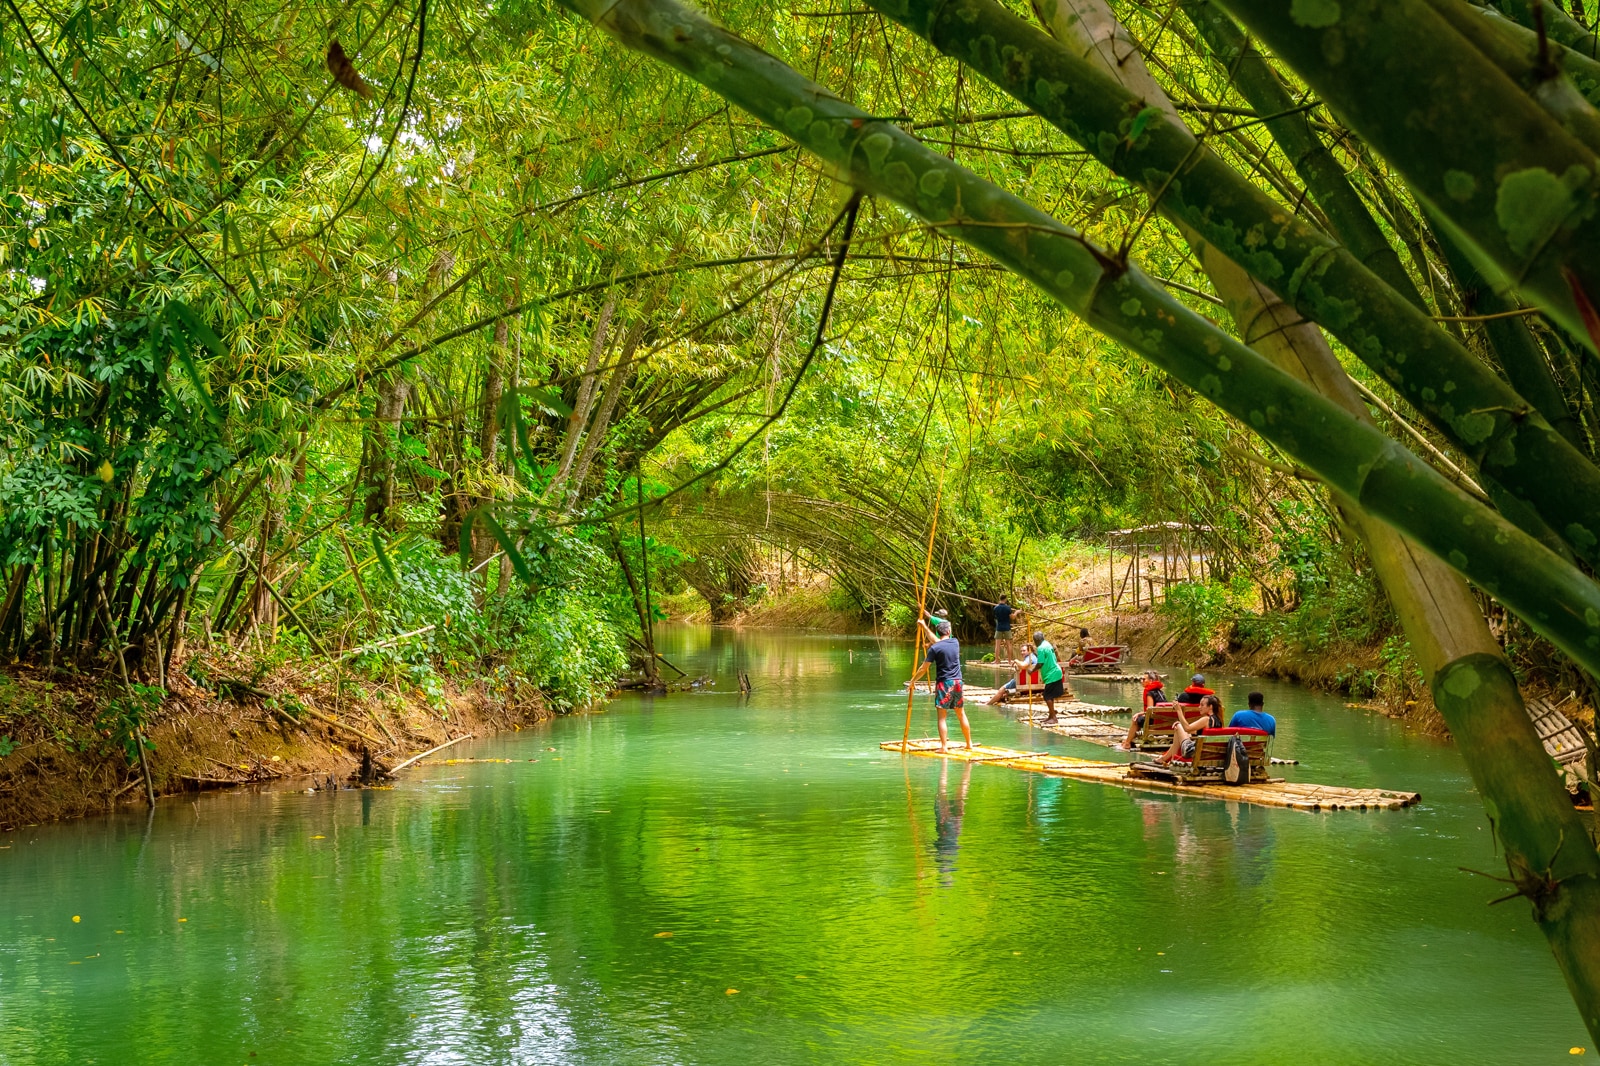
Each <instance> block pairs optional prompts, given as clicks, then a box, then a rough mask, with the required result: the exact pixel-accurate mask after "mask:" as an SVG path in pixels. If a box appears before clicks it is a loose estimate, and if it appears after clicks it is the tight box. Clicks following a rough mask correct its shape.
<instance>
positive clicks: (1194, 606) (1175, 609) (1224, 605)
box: [1158, 581, 1242, 644]
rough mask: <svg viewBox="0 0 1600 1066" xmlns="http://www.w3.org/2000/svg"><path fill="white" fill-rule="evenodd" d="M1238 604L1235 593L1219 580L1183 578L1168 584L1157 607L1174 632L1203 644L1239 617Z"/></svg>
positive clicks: (1236, 593)
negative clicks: (1175, 582)
mask: <svg viewBox="0 0 1600 1066" xmlns="http://www.w3.org/2000/svg"><path fill="white" fill-rule="evenodd" d="M1241 606H1242V605H1241V604H1240V602H1239V595H1238V592H1237V591H1236V590H1235V589H1233V588H1232V587H1230V586H1228V585H1225V584H1223V583H1222V582H1220V581H1182V582H1179V583H1178V584H1175V585H1168V586H1167V596H1166V599H1165V600H1163V601H1162V603H1161V606H1160V607H1159V608H1158V610H1159V611H1160V612H1161V614H1162V615H1163V616H1164V617H1165V618H1166V619H1167V621H1168V624H1169V625H1170V626H1171V628H1172V629H1173V631H1174V632H1178V633H1181V634H1183V637H1184V639H1186V640H1190V641H1194V642H1195V643H1200V644H1204V643H1206V642H1208V641H1210V640H1211V639H1212V638H1213V637H1214V636H1215V635H1216V633H1217V630H1219V629H1220V628H1222V626H1223V625H1224V624H1226V623H1228V622H1231V621H1232V620H1233V619H1234V618H1235V617H1237V616H1238V614H1239V613H1240V610H1241Z"/></svg>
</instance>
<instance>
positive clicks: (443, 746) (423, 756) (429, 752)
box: [389, 733, 476, 777]
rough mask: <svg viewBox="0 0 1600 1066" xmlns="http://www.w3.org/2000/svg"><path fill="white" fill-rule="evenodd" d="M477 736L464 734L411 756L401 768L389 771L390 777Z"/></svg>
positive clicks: (397, 767)
mask: <svg viewBox="0 0 1600 1066" xmlns="http://www.w3.org/2000/svg"><path fill="white" fill-rule="evenodd" d="M475 735H476V734H473V733H463V734H462V735H461V736H459V737H456V738H455V739H454V740H447V741H445V742H444V743H443V744H440V745H439V746H438V747H437V748H429V749H428V750H427V751H425V752H423V753H422V754H420V755H413V756H411V758H409V759H407V760H406V761H405V762H403V763H401V764H400V765H399V766H396V767H395V768H394V769H393V770H390V771H389V776H390V777H393V776H394V775H395V774H397V773H399V772H400V771H401V770H404V769H405V768H406V767H408V766H410V765H411V764H412V763H414V762H416V761H417V760H418V759H426V758H427V757H428V756H430V755H432V754H433V753H434V752H436V751H443V750H444V749H446V748H448V747H449V746H450V745H452V744H459V743H461V742H462V741H463V740H471V739H472V738H473V737H474V736H475Z"/></svg>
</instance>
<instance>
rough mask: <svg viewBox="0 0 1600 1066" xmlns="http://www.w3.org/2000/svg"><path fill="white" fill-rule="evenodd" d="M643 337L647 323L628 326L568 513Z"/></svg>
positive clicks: (579, 496) (582, 458)
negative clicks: (640, 339)
mask: <svg viewBox="0 0 1600 1066" xmlns="http://www.w3.org/2000/svg"><path fill="white" fill-rule="evenodd" d="M642 336H644V323H642V322H636V323H634V324H633V325H632V326H630V327H628V332H627V334H626V335H625V336H624V338H623V341H622V355H621V357H620V358H619V359H618V360H617V365H616V367H615V368H614V369H613V370H612V371H611V377H610V378H609V379H608V380H607V381H606V389H605V395H604V396H603V397H602V398H601V400H600V409H599V410H598V411H596V412H595V416H594V424H593V425H591V426H590V427H589V432H588V433H587V434H586V435H585V437H584V439H583V452H582V453H581V454H580V455H579V456H578V462H577V464H576V465H575V466H574V467H573V468H572V485H571V488H570V490H569V492H568V501H567V509H568V510H571V509H572V508H573V506H575V505H576V504H577V503H579V502H581V501H582V499H583V484H584V480H585V479H586V478H588V476H589V465H590V464H591V463H593V462H594V457H595V453H596V452H598V451H599V450H600V448H601V446H602V445H604V444H605V440H606V431H607V430H608V429H609V428H610V426H611V416H612V413H613V412H615V411H616V409H617V399H618V398H619V397H620V396H621V395H622V387H623V386H624V385H626V384H627V383H628V378H630V377H632V376H633V353H634V351H635V350H636V349H637V348H638V347H639V338H641V337H642Z"/></svg>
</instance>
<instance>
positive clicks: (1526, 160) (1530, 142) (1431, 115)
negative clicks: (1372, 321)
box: [1218, 0, 1600, 533]
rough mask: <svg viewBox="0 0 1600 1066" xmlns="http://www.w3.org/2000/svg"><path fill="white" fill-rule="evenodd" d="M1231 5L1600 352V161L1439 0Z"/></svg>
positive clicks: (1521, 284)
mask: <svg viewBox="0 0 1600 1066" xmlns="http://www.w3.org/2000/svg"><path fill="white" fill-rule="evenodd" d="M1218 3H1219V4H1220V6H1222V7H1223V8H1226V9H1227V10H1228V11H1230V12H1231V13H1232V14H1233V16H1234V17H1235V18H1237V19H1239V20H1240V21H1241V22H1243V23H1244V24H1245V25H1246V26H1247V27H1248V28H1249V29H1250V30H1251V31H1252V32H1254V33H1255V34H1256V35H1258V36H1259V37H1260V38H1261V39H1262V41H1264V42H1265V43H1266V44H1267V46H1268V47H1269V48H1270V49H1271V50H1272V52H1273V54H1274V55H1276V56H1277V57H1278V58H1279V59H1281V60H1283V61H1284V62H1286V63H1288V64H1289V65H1290V66H1291V67H1293V68H1294V71H1295V73H1296V74H1298V75H1300V77H1302V78H1304V79H1305V81H1306V83H1307V84H1308V85H1310V86H1311V88H1312V89H1313V90H1314V91H1315V92H1316V93H1317V94H1318V95H1319V96H1321V97H1322V99H1323V100H1324V101H1325V102H1326V103H1327V104H1328V105H1329V106H1331V107H1332V108H1333V109H1334V111H1335V112H1337V113H1338V115H1339V116H1340V118H1341V119H1343V120H1344V121H1345V122H1346V123H1347V124H1348V125H1349V126H1350V127H1351V128H1352V129H1354V130H1355V131H1356V132H1357V133H1359V134H1361V136H1362V138H1363V139H1364V140H1365V141H1366V142H1367V143H1368V144H1369V145H1371V146H1372V147H1373V148H1374V149H1376V150H1377V151H1378V152H1379V153H1380V154H1381V155H1383V157H1384V158H1385V159H1387V160H1388V161H1389V163H1390V164H1391V165H1392V166H1394V168H1395V169H1396V170H1398V171H1399V172H1400V173H1401V174H1403V175H1404V176H1405V179H1406V182H1407V184H1409V185H1410V186H1411V189H1412V191H1413V192H1414V193H1416V194H1417V196H1419V197H1421V198H1422V199H1423V200H1425V201H1426V202H1427V203H1428V205H1429V206H1430V207H1431V208H1433V209H1434V210H1435V211H1437V212H1438V213H1439V215H1440V216H1441V217H1443V218H1444V219H1446V220H1447V221H1448V222H1449V224H1450V225H1451V226H1452V227H1454V228H1455V229H1457V230H1459V231H1460V232H1461V234H1462V236H1463V238H1464V239H1465V240H1466V241H1467V242H1468V245H1469V248H1470V249H1471V251H1472V254H1473V256H1474V258H1476V259H1478V260H1480V262H1481V265H1482V266H1483V267H1484V269H1485V270H1486V272H1488V273H1490V276H1491V277H1492V278H1493V279H1494V280H1496V281H1497V282H1499V283H1502V284H1506V285H1508V286H1511V287H1514V288H1515V289H1516V290H1517V291H1519V292H1520V293H1522V294H1523V295H1524V296H1526V297H1527V298H1528V299H1529V300H1530V301H1531V302H1533V303H1536V304H1538V305H1539V306H1540V307H1541V308H1543V309H1544V310H1545V311H1546V312H1547V313H1549V314H1550V315H1551V316H1552V317H1553V318H1555V319H1556V320H1557V321H1558V322H1560V323H1561V325H1562V326H1564V327H1565V328H1566V329H1567V331H1568V332H1570V333H1572V334H1573V335H1574V336H1576V337H1579V338H1580V339H1582V340H1583V341H1584V343H1586V344H1587V345H1588V346H1589V347H1590V348H1591V349H1593V350H1600V340H1597V339H1596V337H1594V336H1591V335H1590V333H1589V330H1588V328H1587V327H1586V325H1585V318H1586V317H1590V318H1592V317H1594V316H1595V310H1594V309H1595V307H1597V306H1600V212H1597V211H1596V207H1597V206H1600V158H1597V156H1596V154H1595V152H1594V151H1593V150H1591V149H1590V148H1589V147H1588V146H1587V145H1585V144H1584V143H1583V142H1582V141H1581V140H1579V139H1578V138H1577V137H1576V136H1574V135H1573V134H1572V133H1570V132H1568V131H1567V130H1566V129H1564V128H1563V127H1562V124H1561V123H1560V122H1559V121H1558V120H1557V119H1556V118H1555V117H1553V116H1552V115H1551V114H1550V113H1549V112H1548V111H1546V110H1545V109H1544V107H1543V106H1541V104H1540V103H1539V102H1538V101H1536V100H1535V99H1534V98H1533V97H1532V96H1530V95H1528V94H1527V93H1525V92H1523V91H1522V89H1521V87H1519V86H1518V85H1517V83H1516V82H1515V81H1514V80H1513V79H1512V78H1511V76H1510V75H1508V74H1507V73H1506V72H1505V71H1504V70H1502V69H1500V68H1499V67H1498V66H1497V65H1496V64H1495V63H1494V61H1492V60H1491V59H1489V58H1488V57H1487V56H1485V55H1484V54H1483V53H1482V52H1480V51H1479V50H1478V49H1477V48H1475V47H1474V46H1473V44H1472V43H1471V42H1470V41H1468V40H1467V39H1466V38H1465V37H1464V36H1462V35H1461V34H1460V33H1458V32H1456V31H1455V30H1454V29H1453V28H1452V27H1451V26H1450V24H1449V23H1448V22H1446V21H1445V19H1444V18H1442V17H1441V16H1440V15H1439V13H1438V12H1436V11H1435V10H1433V8H1432V7H1431V5H1430V4H1429V3H1428V0H1339V3H1337V4H1322V5H1317V7H1316V11H1315V12H1314V13H1311V14H1307V13H1306V12H1304V11H1302V10H1301V8H1300V6H1299V5H1289V4H1285V3H1283V2H1282V0H1218ZM1296 12H1298V13H1299V17H1298V18H1297V17H1296V15H1295V13H1296ZM1597 328H1600V324H1597ZM1552 525H1557V528H1560V526H1559V525H1558V524H1557V523H1554V522H1552ZM1593 532H1595V533H1600V530H1595V531H1593Z"/></svg>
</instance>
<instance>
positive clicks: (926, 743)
mask: <svg viewBox="0 0 1600 1066" xmlns="http://www.w3.org/2000/svg"><path fill="white" fill-rule="evenodd" d="M878 747H880V748H882V749H883V750H884V751H899V752H904V753H905V754H907V755H925V756H931V757H935V758H939V757H943V758H947V759H955V760H956V761H958V762H981V763H988V764H991V765H994V766H1004V767H1008V768H1010V769H1013V770H1028V771H1030V772H1032V773H1037V774H1048V775H1050V776H1051V777H1068V778H1072V779H1074V780H1077V781H1096V782H1099V783H1100V784H1104V785H1118V786H1120V787H1122V788H1130V789H1139V790H1141V791H1149V792H1176V793H1179V794H1181V795H1186V796H1204V797H1205V798H1207V799H1221V800H1233V801H1234V802H1236V803H1254V804H1257V805H1259V806H1263V807H1286V808H1289V809H1290V810H1297V811H1366V810H1388V811H1397V810H1400V809H1402V808H1404V807H1409V806H1411V805H1412V804H1414V803H1417V802H1419V801H1420V800H1421V799H1422V794H1421V793H1420V792H1391V791H1389V790H1387V789H1379V788H1342V787H1340V786H1338V785H1314V784H1310V783H1309V782H1304V781H1285V780H1283V779H1282V778H1272V779H1269V780H1267V781H1263V782H1259V783H1253V784H1248V785H1223V784H1209V783H1206V784H1180V783H1177V782H1174V781H1165V780H1162V779H1160V778H1152V777H1135V776H1133V775H1132V774H1131V773H1130V772H1129V770H1128V765H1127V764H1126V763H1116V762H1095V761H1093V760H1090V759H1075V758H1072V757H1071V756H1068V755H1052V754H1050V753H1048V752H1042V751H1017V750H1015V749H1012V748H996V747H992V746H990V745H987V744H977V745H974V746H973V747H972V748H971V750H968V749H967V748H964V747H962V746H960V745H959V744H952V745H950V750H949V751H946V752H941V751H940V750H939V741H938V740H937V739H924V740H913V741H911V742H909V743H908V744H906V745H904V746H902V745H901V743H900V741H898V740H886V741H884V742H883V743H881V744H879V745H878Z"/></svg>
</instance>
